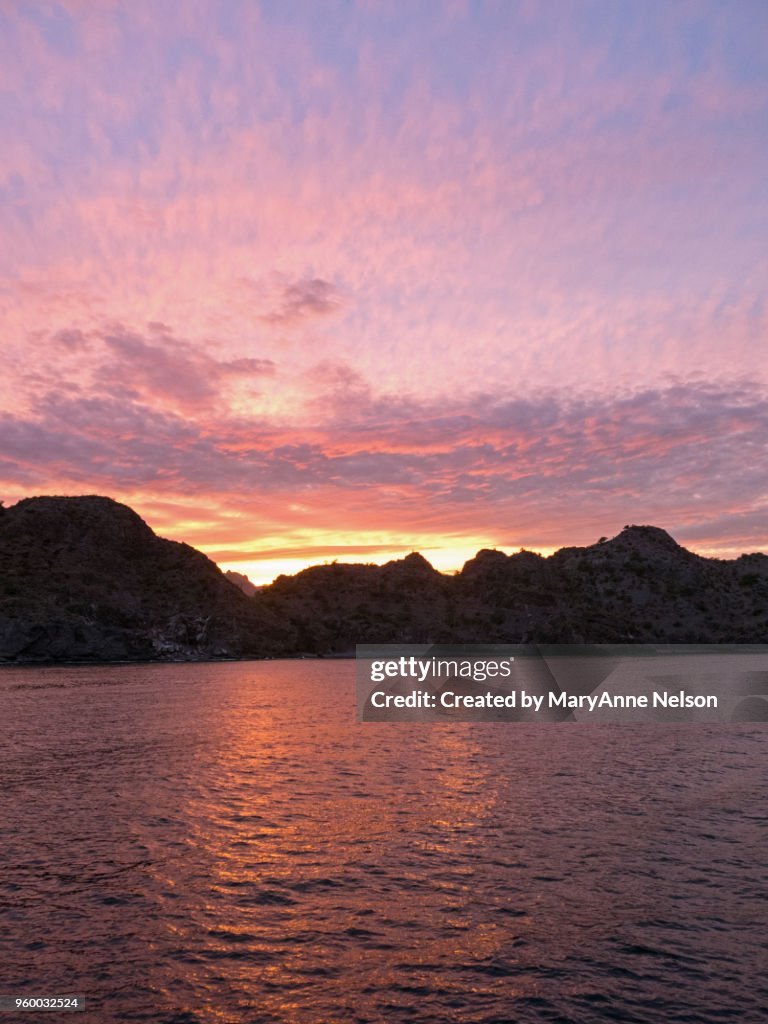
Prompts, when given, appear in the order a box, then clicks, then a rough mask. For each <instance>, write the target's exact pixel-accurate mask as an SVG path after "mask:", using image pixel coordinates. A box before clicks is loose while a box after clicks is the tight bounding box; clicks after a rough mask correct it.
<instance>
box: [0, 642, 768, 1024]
mask: <svg viewBox="0 0 768 1024" xmlns="http://www.w3.org/2000/svg"><path fill="white" fill-rule="evenodd" d="M0 714H2V739H1V740H0V811H1V812H2V813H1V815H0V842H1V844H2V847H1V849H2V869H1V874H0V992H3V993H14V994H15V993H16V992H28V993H40V992H67V993H80V994H85V995H86V996H87V997H88V1011H87V1012H86V1013H84V1014H80V1015H79V1016H77V1017H74V1018H72V1019H73V1020H74V1021H81V1022H83V1024H85V1022H86V1021H93V1022H97V1021H98V1022H99V1024H101V1022H109V1021H152V1022H163V1024H164V1022H167V1024H184V1022H190V1024H192V1022H205V1024H214V1022H216V1024H222V1022H224V1024H240V1022H246V1021H253V1022H259V1024H261V1022H265V1024H269V1022H281V1024H287V1022H291V1024H293V1022H296V1024H298V1022H301V1024H320V1022H324V1024H325V1022H332V1021H333V1022H335V1021H338V1022H384V1021H386V1022H388V1024H401V1022H409V1021H414V1022H424V1024H431V1022H435V1024H437V1022H441V1024H443V1022H445V1021H448V1020H450V1021H457V1022H464V1024H480V1022H483V1024H491V1022H498V1024H501V1022H504V1024H509V1022H515V1021H520V1022H533V1021H560V1022H566V1021H575V1022H582V1021H583V1022H601V1021H626V1022H647V1024H662V1022H667V1021H670V1022H683V1021H688V1022H696V1024H715V1022H722V1021H739V1022H744V1024H751V1022H754V1024H757V1022H761V1024H765V1020H766V1016H765V1012H764V1007H765V1006H767V1005H768V988H767V987H766V971H765V967H766V962H767V960H766V934H767V933H768V904H767V903H766V880H765V858H766V849H768V834H767V831H768V830H766V824H765V814H766V806H767V803H768V802H767V801H766V795H767V793H766V785H765V772H766V767H767V765H768V757H767V755H768V730H766V728H765V726H764V725H759V724H720V723H718V724H701V725H696V724H689V723H681V724H663V725H661V724H637V725H629V724H627V725H615V724H614V725H588V724H583V723H578V724H560V725H553V724H549V725H544V724H540V725H530V724H497V723H460V722H450V723H444V724H443V723H441V724H436V725H430V726H424V725H418V724H391V723H376V724H370V723H369V724H357V723H356V722H355V720H354V667H353V665H352V664H351V663H345V662H312V661H298V662H251V663H236V664H218V665H210V664H206V665H157V666H141V667H136V666H121V667H108V668H58V669H35V670H32V669H27V670H15V669H13V670H12V669H6V670H3V671H2V672H0ZM8 1019H11V1018H10V1017H9V1018H8ZM24 1019H27V1020H28V1019H30V1018H29V1017H25V1018H24ZM32 1019H35V1018H32ZM45 1019H47V1020H51V1019H52V1018H51V1016H50V1015H49V1016H48V1017H46V1018H45ZM53 1019H59V1018H58V1017H55V1016H54V1017H53ZM66 1019H70V1018H66Z"/></svg>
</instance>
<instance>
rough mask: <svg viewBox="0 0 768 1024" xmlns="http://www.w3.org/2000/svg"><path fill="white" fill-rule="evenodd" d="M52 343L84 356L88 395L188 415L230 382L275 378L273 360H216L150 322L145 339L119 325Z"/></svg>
mask: <svg viewBox="0 0 768 1024" xmlns="http://www.w3.org/2000/svg"><path fill="white" fill-rule="evenodd" d="M51 341H52V342H54V343H55V344H56V345H58V346H61V347H62V348H63V349H64V350H66V351H67V352H68V353H70V354H74V355H75V356H77V355H79V354H81V353H86V354H87V359H86V362H85V363H83V362H82V361H80V362H78V363H76V364H75V365H76V366H77V368H78V369H77V373H78V376H79V375H80V374H81V373H82V370H83V368H84V367H85V368H86V369H87V375H88V378H89V380H90V386H89V390H90V391H91V392H92V393H95V394H109V395H116V396H122V397H126V398H133V399H141V400H142V401H146V402H151V403H153V404H157V405H158V407H159V408H160V409H162V408H163V407H164V406H167V408H168V409H169V410H170V409H176V410H185V411H188V412H192V411H194V410H196V409H198V410H199V409H201V408H205V407H207V406H209V405H210V404H211V403H213V402H214V401H215V400H216V399H217V398H218V397H219V395H220V392H221V390H222V388H223V387H224V386H225V385H226V384H227V383H228V382H245V383H247V384H254V383H255V382H257V381H259V380H260V379H262V378H264V377H270V376H273V375H274V373H275V369H276V368H275V364H274V362H273V361H272V360H271V359H263V358H253V357H243V356H240V357H237V358H232V359H220V358H216V357H214V356H213V355H212V354H210V352H209V351H206V349H205V348H203V347H201V346H200V345H195V344H193V343H192V342H190V341H188V340H186V339H184V338H178V337H176V336H175V335H174V334H173V332H172V330H171V328H170V327H168V326H167V325H166V324H163V323H159V322H153V323H149V324H148V325H147V331H146V333H142V332H140V331H137V330H132V329H130V328H128V327H126V326H124V325H123V324H120V323H114V324H110V325H109V326H107V327H99V328H96V329H92V330H88V331H84V330H82V329H80V328H68V329H63V330H58V331H56V332H55V333H54V334H53V335H52V337H51ZM53 376H55V377H56V378H57V382H58V384H59V386H61V384H62V382H64V381H66V379H67V372H66V371H62V369H61V368H58V369H57V371H56V373H55V374H54V375H53ZM29 379H30V381H31V382H32V383H33V385H34V387H35V389H37V388H39V385H40V382H41V380H44V379H45V369H44V368H41V370H40V371H35V372H34V373H33V374H32V375H30V377H29Z"/></svg>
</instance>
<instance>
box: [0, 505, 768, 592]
mask: <svg viewBox="0 0 768 1024" xmlns="http://www.w3.org/2000/svg"><path fill="white" fill-rule="evenodd" d="M38 498H67V499H70V498H101V499H105V500H107V501H112V502H117V503H118V504H123V505H125V504H126V503H125V502H119V501H118V499H116V498H113V497H111V496H110V495H107V494H36V495H28V496H26V497H25V498H20V499H19V501H30V500H36V499H38ZM14 504H16V503H14ZM13 507H14V505H6V504H5V503H4V501H3V500H0V509H5V510H6V511H8V510H9V509H11V508H13ZM127 507H128V508H130V507H131V506H127ZM132 511H134V512H137V510H136V509H132ZM143 518H144V517H143V516H142V519H143ZM144 522H145V523H146V525H147V526H149V528H150V529H151V530H152V531H153V532H154V533H155V535H156V536H158V537H161V538H162V539H164V540H172V541H176V542H179V543H185V544H189V541H187V540H186V539H185V538H184V537H183V536H177V537H171V536H166V535H164V534H162V533H160V532H159V531H158V530H157V529H156V528H155V527H154V526H153V524H152V523H151V522H149V521H147V520H146V519H145V520H144ZM629 529H655V530H661V531H662V532H663V533H665V534H667V536H669V537H671V539H672V540H673V541H675V542H676V543H678V544H680V542H679V541H678V539H677V538H676V537H675V536H674V535H673V534H672V533H671V532H670V531H669V530H667V529H665V528H664V527H663V526H658V524H656V523H628V524H625V525H624V526H622V527H621V528H620V529H618V530H616V532H615V533H608V534H604V535H601V536H600V537H598V538H597V539H595V540H593V541H591V542H587V543H585V544H580V545H576V544H563V545H559V546H558V547H554V548H549V549H543V550H542V549H538V550H537V549H536V548H527V547H517V548H515V549H513V550H504V548H502V547H499V546H498V545H490V546H487V547H484V548H483V547H480V548H477V549H475V550H474V551H469V550H468V551H467V554H466V557H465V558H464V559H463V561H462V562H461V563H458V564H447V565H446V563H445V561H444V560H443V558H442V557H441V556H442V550H441V549H440V548H435V549H433V551H432V552H430V551H420V550H418V549H417V548H410V549H406V548H401V549H398V550H394V551H392V552H384V553H382V552H379V553H378V557H377V558H370V557H368V556H369V555H370V552H367V551H363V552H361V551H359V550H358V549H355V548H354V547H350V548H339V549H337V550H335V551H333V552H332V554H333V555H334V557H332V558H323V559H321V560H319V561H318V560H315V561H312V560H311V559H310V560H307V558H305V557H301V556H299V555H298V554H296V555H295V556H294V554H293V553H291V552H286V551H279V552H273V551H263V552H260V557H259V558H258V559H256V560H252V561H249V562H230V563H226V562H217V561H216V559H214V558H211V555H209V554H208V553H207V552H205V551H204V549H203V548H198V549H197V550H199V551H202V553H203V554H206V555H207V557H209V558H211V560H212V561H213V562H214V563H215V564H216V565H217V566H218V568H219V569H220V570H221V571H222V572H224V573H226V572H227V571H233V572H236V573H239V574H241V575H244V576H245V577H246V578H247V580H248V582H250V583H252V584H253V585H254V586H257V587H263V586H269V585H270V584H271V583H274V581H275V580H276V579H277V577H278V576H280V575H287V576H292V575H296V574H297V573H299V572H302V571H303V570H304V569H311V568H314V567H318V566H323V565H333V564H342V565H372V566H373V565H375V566H381V565H384V564H386V563H387V562H390V561H402V560H403V559H404V558H407V557H408V555H411V554H417V555H420V556H421V557H422V558H424V559H425V560H426V561H427V562H428V563H429V565H430V566H431V567H432V568H433V569H436V570H437V571H438V572H439V573H441V574H442V575H444V576H453V575H457V574H458V573H460V572H461V570H462V569H463V567H464V566H465V565H466V563H467V562H469V561H471V560H472V559H473V558H475V557H476V556H477V555H478V554H479V553H480V552H481V551H499V552H500V553H501V554H504V555H507V556H511V555H515V554H519V553H520V552H523V551H526V552H531V553H532V554H537V555H541V556H542V557H543V558H549V557H550V556H551V555H553V554H555V553H556V552H558V551H560V550H562V549H563V548H572V547H595V546H597V545H600V544H603V543H608V542H610V541H612V540H615V539H616V538H617V537H619V536H620V535H621V534H622V533H623V532H624V531H625V530H629ZM191 546H192V547H195V545H191ZM680 546H681V547H683V548H685V550H687V551H689V552H691V553H692V554H695V555H698V556H699V557H701V558H722V556H720V555H716V554H711V553H708V552H707V551H704V550H698V549H696V548H692V547H687V546H686V545H684V544H680ZM451 550H452V552H453V551H455V549H451ZM435 552H436V557H430V556H431V555H434V553H435ZM325 553H327V552H325ZM753 554H762V555H766V554H768V553H767V552H764V551H756V550H753V551H740V552H738V554H735V555H733V556H732V557H731V558H729V559H727V560H728V561H730V560H732V559H736V558H739V557H741V556H742V555H753ZM305 555H306V553H305ZM273 566H278V567H279V568H278V571H276V572H275V571H273V568H272V567H273ZM292 566H295V568H292Z"/></svg>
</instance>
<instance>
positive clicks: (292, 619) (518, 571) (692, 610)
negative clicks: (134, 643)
mask: <svg viewBox="0 0 768 1024" xmlns="http://www.w3.org/2000/svg"><path fill="white" fill-rule="evenodd" d="M254 600H256V601H258V602H259V603H260V605H261V606H262V607H264V608H266V609H268V610H269V611H270V612H272V613H274V614H275V615H276V616H277V617H278V618H280V619H282V620H283V621H287V622H289V623H290V624H291V626H292V628H293V629H294V630H295V632H296V634H297V636H298V637H299V638H300V643H301V648H302V650H305V651H316V652H318V653H326V652H333V651H344V650H350V649H352V648H353V647H354V645H355V644H356V643H389V642H402V643H405V642H411V643H765V642H766V641H768V557H766V556H765V555H762V554H754V555H742V556H741V558H738V559H736V560H735V561H730V562H729V561H721V560H718V559H709V558H702V557H700V556H699V555H695V554H693V553H692V552H690V551H687V550H686V549H685V548H683V547H681V546H680V545H679V544H677V543H676V542H675V541H674V540H673V539H672V537H670V536H669V534H668V533H666V532H665V531H664V530H661V529H659V528H658V527H654V526H630V527H626V528H625V529H624V530H623V531H622V532H621V533H620V534H618V536H616V537H614V538H613V539H612V540H606V541H604V542H601V543H597V544H594V545H592V546H590V547H585V548H578V547H570V548H562V549H561V550H560V551H557V552H556V553H555V554H553V555H552V556H550V557H549V558H543V557H542V556H541V555H537V554H535V553H533V552H530V551H520V552H518V553H517V554H514V555H506V554H504V553H503V552H501V551H489V550H484V551H479V552H478V553H477V555H475V557H474V558H472V559H471V560H470V561H468V562H467V563H466V564H465V565H464V567H463V569H462V570H461V572H460V573H458V574H457V575H456V576H443V575H441V574H439V573H437V572H436V571H435V570H434V569H433V568H432V567H431V566H430V565H429V563H428V562H426V561H425V560H424V559H423V558H422V557H421V556H420V555H409V556H408V557H407V558H405V559H403V560H402V561H397V562H389V563H388V564H387V565H385V566H381V567H379V566H374V565H330V566H321V567H316V568H313V569H306V570H305V571H304V572H301V573H298V574H297V575H296V576H292V577H280V578H279V579H277V580H276V581H275V582H274V583H273V584H272V586H270V587H265V588H263V589H262V590H261V591H260V592H259V594H257V595H256V597H255V599H254Z"/></svg>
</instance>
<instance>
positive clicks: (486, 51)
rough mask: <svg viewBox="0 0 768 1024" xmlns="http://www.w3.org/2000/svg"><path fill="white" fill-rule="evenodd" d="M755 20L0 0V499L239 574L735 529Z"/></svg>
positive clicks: (760, 516)
mask: <svg viewBox="0 0 768 1024" xmlns="http://www.w3.org/2000/svg"><path fill="white" fill-rule="evenodd" d="M766 38H768V5H766V3H765V2H764V0H755V2H751V0H738V2H736V0H735V2H732V3H723V2H707V0H696V2H692V3H689V2H686V0H679V2H669V0H664V2H661V3H656V2H654V0H644V2H643V3H641V4H630V3H622V2H617V0H579V2H569V0H557V2H544V0H542V2H540V3H537V2H529V0H521V2H512V0H499V2H484V0H473V2H466V3H463V2H446V3H440V2H438V0H430V2H428V3H426V2H425V3H420V4H408V3H405V2H400V0H397V2H396V0H386V2H384V0H358V2H352V0H349V2H343V0H338V2H331V0H329V2H325V0H311V2H310V0H306V2H301V0H295V2H290V3H285V2H283V0H274V2H273V0H263V2H256V0H239V2H238V0H211V2H205V0H184V2H171V0H161V2H158V0H152V2H144V0H131V2H125V3H121V2H118V0H87V2H86V0H67V2H62V3H53V2H46V0H35V2H24V0H0V237H2V239H3V244H2V246H0V332H1V333H0V338H2V345H3V364H2V374H1V375H0V496H2V497H3V499H4V500H5V503H6V504H10V503H12V502H14V501H15V500H17V499H18V498H21V497H24V496H28V495H32V494H42V493H58V494H82V493H100V494H108V495H111V496H113V497H115V498H118V499H119V500H122V501H125V502H127V503H129V504H130V505H132V506H133V507H134V508H136V509H137V510H138V511H139V512H140V513H141V514H142V515H143V516H144V517H145V518H146V519H147V521H148V522H149V523H150V525H151V526H152V527H153V528H154V529H155V530H156V531H157V532H159V533H161V534H163V535H165V536H169V537H173V538H174V539H178V540H185V541H187V542H189V543H191V544H194V545H196V546H198V547H200V548H202V549H203V550H205V551H206V552H207V553H208V554H209V555H211V557H213V558H215V559H216V560H217V561H219V562H220V563H221V564H223V565H225V566H226V567H231V568H240V569H241V570H245V571H247V572H248V573H249V575H251V577H252V578H253V579H255V580H258V581H263V580H267V579H271V578H272V577H273V576H274V575H275V573H277V572H279V571H294V570H295V569H296V568H299V567H301V566H303V565H306V564H309V563H311V562H321V561H325V560H328V559H333V558H339V559H342V560H343V559H345V558H350V559H354V560H364V561H381V560H385V559H387V558H389V557H396V556H398V555H400V554H402V553H406V552H408V551H410V550H412V549H414V548H416V549H419V550H422V551H424V552H425V553H427V555H428V557H430V558H432V560H433V561H434V563H435V564H436V565H438V566H439V567H441V568H445V569H448V568H453V567H456V566H460V565H461V563H462V561H463V560H464V559H465V558H466V557H469V556H470V555H471V554H472V553H473V552H474V551H475V550H476V549H477V548H478V547H483V546H484V547H488V546H496V547H500V548H503V549H505V550H514V549H516V548H518V547H521V546H525V547H529V548H535V549H538V550H543V551H548V550H551V549H553V548H556V547H559V546H562V545H566V544H573V543H587V542H593V541H594V540H596V539H597V538H598V537H599V536H601V535H612V534H614V533H616V532H617V531H618V530H620V529H621V527H622V526H623V525H624V524H625V523H629V522H632V523H653V524H655V525H658V526H662V527H664V528H666V529H667V530H669V531H670V532H671V533H672V534H673V536H675V537H676V539H678V540H679V541H681V542H682V543H685V544H687V545H688V546H690V547H692V548H694V549H696V550H698V551H703V552H707V553H712V554H720V555H724V556H730V555H732V554H735V553H739V552H741V551H743V550H759V549H765V548H766V547H768V536H767V534H768V526H767V525H766V524H767V523H768V518H767V517H766V512H767V511H768V459H767V457H766V442H767V440H768V359H766V358H765V349H766V327H767V326H768V306H767V305H766V300H767V297H768V245H766V240H767V239H768V216H767V214H768V131H767V130H766V127H767V125H768V120H767V118H766V115H767V114H768V47H766V45H765V40H766Z"/></svg>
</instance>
